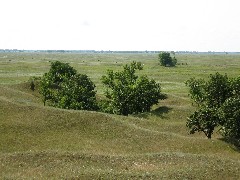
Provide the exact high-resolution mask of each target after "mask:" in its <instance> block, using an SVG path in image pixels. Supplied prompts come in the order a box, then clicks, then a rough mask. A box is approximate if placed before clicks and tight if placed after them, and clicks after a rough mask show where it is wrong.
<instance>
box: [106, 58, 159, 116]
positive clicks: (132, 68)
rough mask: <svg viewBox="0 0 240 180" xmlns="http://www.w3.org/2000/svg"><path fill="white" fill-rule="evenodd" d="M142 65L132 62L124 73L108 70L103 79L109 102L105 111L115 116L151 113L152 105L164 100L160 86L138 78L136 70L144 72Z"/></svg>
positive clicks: (126, 66)
mask: <svg viewBox="0 0 240 180" xmlns="http://www.w3.org/2000/svg"><path fill="white" fill-rule="evenodd" d="M142 69H143V66H142V64H141V63H139V62H138V63H137V62H132V63H131V64H130V65H128V64H127V65H125V66H124V67H123V71H120V72H113V71H112V70H108V72H107V75H106V76H103V77H102V82H103V84H104V85H105V87H106V91H105V95H106V98H107V101H105V103H104V110H103V111H107V112H109V113H115V114H122V115H128V114H137V113H141V112H146V111H150V108H151V106H152V105H154V104H157V103H158V100H159V99H161V98H163V95H162V94H161V88H160V85H159V84H157V83H156V82H155V81H154V80H149V79H148V77H147V76H140V77H139V76H137V75H136V74H135V73H136V70H142Z"/></svg>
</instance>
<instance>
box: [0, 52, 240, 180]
mask: <svg viewBox="0 0 240 180" xmlns="http://www.w3.org/2000/svg"><path fill="white" fill-rule="evenodd" d="M176 58H177V59H178V65H177V67H175V68H164V67H161V66H160V65H159V63H158V59H157V54H70V53H65V54H61V53H55V54H54V53H0V92H1V93H0V179H33V178H37V179H49V178H50V179H61V178H62V179H66V178H67V179H68V178H69V179H70V178H79V179H240V153H239V150H238V149H236V148H235V147H234V146H233V145H231V144H229V143H227V142H225V141H223V140H222V139H221V136H220V135H219V134H218V133H215V134H214V135H213V139H212V140H208V139H206V137H205V136H204V135H203V134H195V135H189V134H188V132H187V129H186V127H185V123H186V119H187V117H188V115H189V114H190V113H191V112H193V111H194V107H192V103H191V100H190V99H189V97H188V89H187V87H186V86H185V84H184V82H185V81H186V80H187V79H189V78H191V77H196V78H207V77H208V76H209V74H211V73H215V72H219V73H221V74H225V73H226V74H228V75H229V76H230V77H235V76H239V75H240V55H234V54H221V55H218V54H215V55H213V54H211V55H210V54H201V55H199V54H176ZM55 60H59V61H62V62H68V63H69V64H70V65H71V66H73V67H74V68H75V69H77V71H78V72H79V73H83V74H87V75H88V76H89V77H90V78H91V79H92V80H93V82H94V83H95V84H96V86H97V87H96V88H97V94H98V96H102V95H103V86H102V83H101V80H100V79H101V76H102V75H105V74H106V71H107V69H113V70H115V71H117V70H121V69H122V65H124V64H126V63H130V62H132V61H139V62H142V63H143V64H144V70H143V71H142V72H140V73H141V74H147V75H148V76H149V77H151V78H153V79H154V80H156V81H157V82H159V83H160V84H161V87H162V92H163V93H166V94H167V95H168V99H166V100H164V101H160V102H159V104H158V105H155V106H154V107H153V108H152V111H151V112H150V113H144V114H140V115H137V116H128V117H123V116H117V115H110V114H104V113H99V112H87V111H73V110H61V109H56V108H52V107H44V106H43V103H42V102H41V98H40V96H39V94H38V92H32V91H31V90H30V89H29V87H28V86H27V83H26V82H27V81H28V79H29V78H30V77H32V76H42V75H43V73H45V72H47V71H48V70H49V67H50V62H51V61H55Z"/></svg>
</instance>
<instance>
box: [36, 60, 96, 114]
mask: <svg viewBox="0 0 240 180" xmlns="http://www.w3.org/2000/svg"><path fill="white" fill-rule="evenodd" d="M94 88H95V85H94V84H93V82H92V81H91V80H90V79H89V78H88V77H87V75H82V74H77V71H76V70H75V69H74V68H73V67H71V66H70V65H69V64H68V63H62V62H59V61H56V62H52V63H51V68H50V70H49V72H48V73H45V74H44V75H43V77H42V79H41V82H40V94H42V96H43V102H44V105H45V104H46V102H48V104H49V105H51V106H54V107H59V108H64V109H85V110H95V109H97V105H96V104H97V103H96V96H95V95H96V92H95V91H94Z"/></svg>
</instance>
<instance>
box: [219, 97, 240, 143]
mask: <svg viewBox="0 0 240 180" xmlns="http://www.w3.org/2000/svg"><path fill="white" fill-rule="evenodd" d="M220 120H221V121H220V123H221V124H222V128H221V132H222V134H223V135H224V136H225V137H228V138H234V139H237V140H238V141H239V143H240V96H237V97H231V98H229V99H227V100H226V101H225V102H224V104H223V105H222V107H221V109H220Z"/></svg>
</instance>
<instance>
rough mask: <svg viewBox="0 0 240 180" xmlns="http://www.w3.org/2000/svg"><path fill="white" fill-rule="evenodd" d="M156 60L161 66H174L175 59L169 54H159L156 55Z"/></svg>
mask: <svg viewBox="0 0 240 180" xmlns="http://www.w3.org/2000/svg"><path fill="white" fill-rule="evenodd" d="M158 59H159V62H160V65H161V66H176V64H177V59H176V58H175V56H174V57H171V54H170V53H169V52H161V53H159V54H158Z"/></svg>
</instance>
